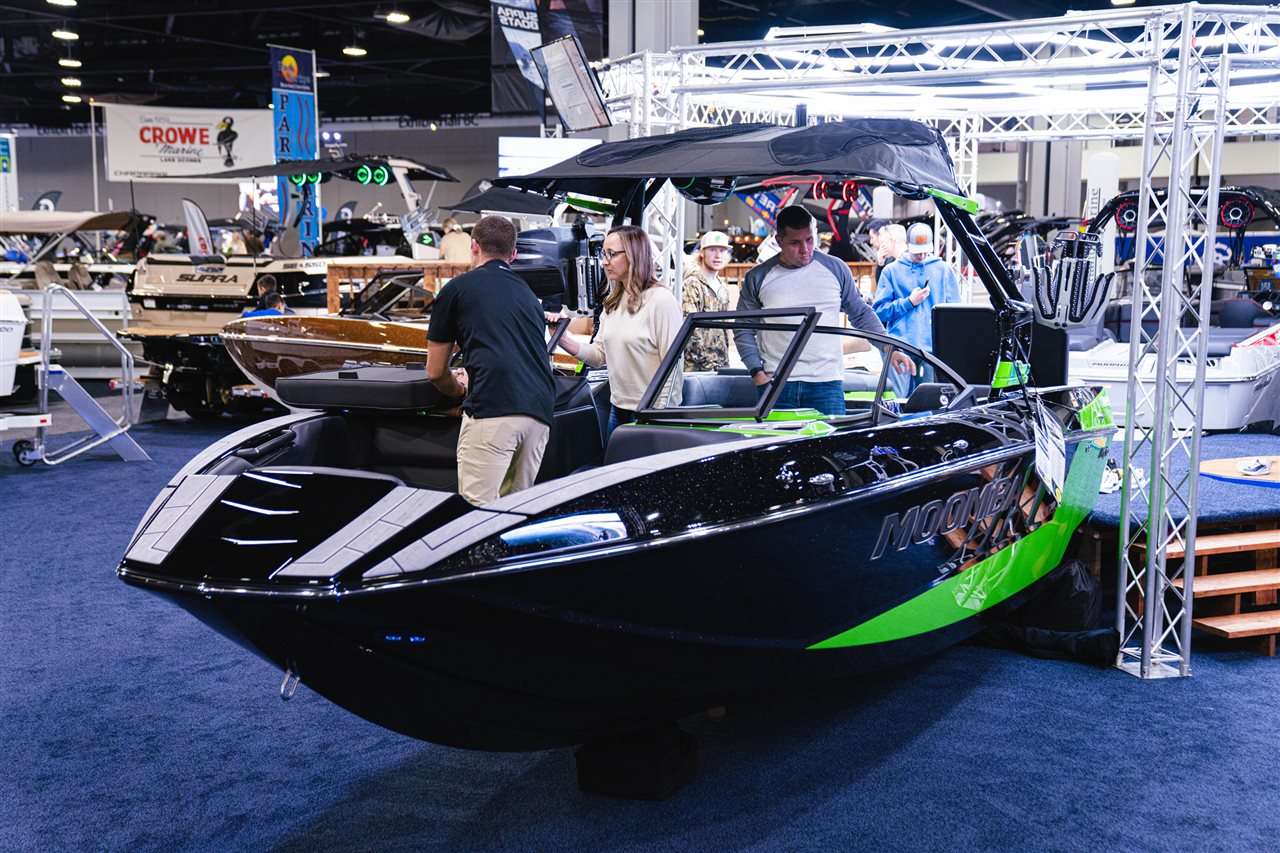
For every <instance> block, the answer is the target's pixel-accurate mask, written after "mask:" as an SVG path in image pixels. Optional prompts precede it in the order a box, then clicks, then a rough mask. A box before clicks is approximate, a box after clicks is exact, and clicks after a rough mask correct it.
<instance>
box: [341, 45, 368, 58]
mask: <svg viewBox="0 0 1280 853" xmlns="http://www.w3.org/2000/svg"><path fill="white" fill-rule="evenodd" d="M342 52H343V53H345V54H346V55H347V56H364V55H365V54H367V53H368V52H369V51H367V50H365V49H364V48H363V47H360V46H359V45H354V44H353V45H351V46H349V47H344V48H343V49H342Z"/></svg>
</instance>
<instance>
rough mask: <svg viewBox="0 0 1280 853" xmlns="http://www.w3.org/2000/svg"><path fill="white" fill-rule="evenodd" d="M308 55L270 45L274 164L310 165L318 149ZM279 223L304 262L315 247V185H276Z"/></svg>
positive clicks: (310, 56) (317, 217)
mask: <svg viewBox="0 0 1280 853" xmlns="http://www.w3.org/2000/svg"><path fill="white" fill-rule="evenodd" d="M315 68H316V55H315V52H314V51H310V50H299V49H297V48H292V47H283V46H281V45H275V44H273V45H271V107H272V121H273V124H274V126H275V130H274V132H273V134H272V137H273V139H274V140H275V155H276V162H277V163H285V162H288V161H290V160H314V159H316V157H318V156H319V150H320V114H319V112H318V111H317V109H316V75H315ZM278 192H279V196H280V222H281V223H282V224H284V225H285V226H286V227H289V228H297V229H298V242H299V243H300V244H301V246H302V254H303V256H304V257H311V255H312V254H313V253H314V251H315V247H316V244H317V243H319V242H320V185H319V184H318V183H314V182H311V181H303V182H302V183H301V184H299V183H296V182H291V181H289V180H288V179H287V178H280V179H279V180H278Z"/></svg>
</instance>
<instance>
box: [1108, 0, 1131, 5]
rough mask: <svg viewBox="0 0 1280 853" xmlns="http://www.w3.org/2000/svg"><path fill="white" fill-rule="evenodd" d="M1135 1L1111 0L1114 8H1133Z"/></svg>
mask: <svg viewBox="0 0 1280 853" xmlns="http://www.w3.org/2000/svg"><path fill="white" fill-rule="evenodd" d="M1134 2H1135V0H1111V5H1112V6H1132V5H1133V4H1134Z"/></svg>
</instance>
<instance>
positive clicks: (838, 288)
mask: <svg viewBox="0 0 1280 853" xmlns="http://www.w3.org/2000/svg"><path fill="white" fill-rule="evenodd" d="M777 240H778V245H779V247H780V248H781V251H780V252H779V253H778V254H777V255H774V256H773V257H772V258H770V259H769V260H767V261H765V262H764V263H762V264H759V265H757V266H755V267H753V268H752V269H751V271H750V272H748V273H747V275H746V277H745V278H744V279H743V282H742V291H741V293H740V294H739V295H738V310H741V311H752V310H756V309H760V308H797V307H809V306H812V307H814V308H816V309H818V315H819V316H818V324H819V325H822V326H838V325H839V324H840V312H841V311H844V313H845V314H847V315H848V317H849V325H851V326H853V327H854V328H855V329H861V330H863V331H867V332H878V333H879V334H884V333H885V329H884V326H883V325H882V324H881V323H880V320H879V318H877V317H876V315H875V312H874V311H872V310H871V306H870V305H868V304H867V302H866V300H865V299H863V298H862V294H861V293H859V292H858V286H857V283H856V282H854V280H853V274H852V273H850V272H849V267H848V266H847V265H846V264H845V263H844V261H841V260H838V259H836V258H832V257H830V256H829V255H824V254H822V253H821V252H815V251H814V247H815V244H816V241H817V228H816V223H815V222H814V219H813V217H812V216H811V215H810V214H809V211H807V210H805V209H804V208H803V207H799V206H792V207H786V208H783V210H782V211H781V212H780V213H779V214H778V231H777ZM792 337H793V333H792V332H766V331H755V330H750V329H741V330H738V331H736V332H734V333H733V338H734V345H735V346H736V347H737V350H738V355H739V356H740V357H741V358H742V363H743V364H745V365H746V367H747V370H749V371H751V378H752V381H754V382H755V384H756V386H757V388H758V389H763V388H764V387H765V386H767V385H768V384H769V383H770V382H772V381H773V375H772V374H773V371H774V369H775V368H776V367H777V365H778V360H779V359H780V358H781V357H782V354H783V352H784V351H785V350H786V347H787V344H788V343H789V342H790V341H791V338H792ZM890 360H891V361H892V363H893V367H894V369H895V370H898V371H899V372H904V371H912V370H914V365H913V364H912V363H911V361H910V359H908V358H907V357H906V356H905V355H903V354H902V353H901V352H898V351H896V350H895V351H894V353H893V355H892V356H891V357H890ZM843 376H844V352H843V347H842V341H841V338H840V337H839V336H836V335H814V336H813V337H812V338H810V339H809V342H808V343H807V344H806V345H805V349H804V352H802V353H801V354H800V356H799V358H798V359H797V360H796V363H795V366H794V367H793V368H792V369H791V374H790V375H789V376H788V377H787V383H786V385H785V387H783V389H782V393H781V394H780V395H779V397H778V400H777V402H776V403H775V404H774V405H775V406H776V407H777V408H787V409H791V408H813V409H817V410H818V411H820V412H822V413H823V414H827V415H843V414H845V405H844V382H843ZM761 393H763V390H761Z"/></svg>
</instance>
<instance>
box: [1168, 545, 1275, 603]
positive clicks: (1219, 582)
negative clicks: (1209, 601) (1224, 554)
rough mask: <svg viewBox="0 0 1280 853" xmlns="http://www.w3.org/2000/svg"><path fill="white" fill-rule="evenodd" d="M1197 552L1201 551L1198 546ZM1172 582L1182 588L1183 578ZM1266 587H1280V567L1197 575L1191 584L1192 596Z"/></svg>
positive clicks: (1238, 591) (1206, 595)
mask: <svg viewBox="0 0 1280 853" xmlns="http://www.w3.org/2000/svg"><path fill="white" fill-rule="evenodd" d="M1196 553H1199V549H1198V548H1197V549H1196ZM1170 584H1171V585H1172V586H1176V587H1178V588H1179V589H1181V588H1182V578H1174V579H1173V580H1172V581H1170ZM1264 589H1280V569H1256V570H1254V571H1250V572H1223V573H1222V574H1218V575H1196V580H1195V583H1194V584H1192V585H1191V597H1192V598H1207V597H1208V596H1211V595H1239V594H1241V593H1245V592H1258V591H1260V590H1264Z"/></svg>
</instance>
